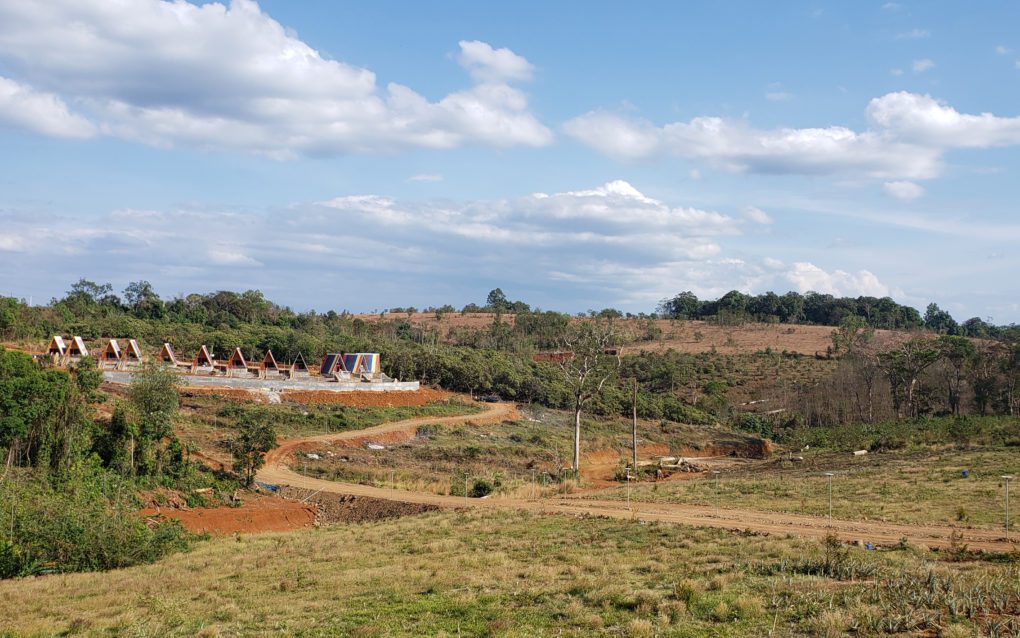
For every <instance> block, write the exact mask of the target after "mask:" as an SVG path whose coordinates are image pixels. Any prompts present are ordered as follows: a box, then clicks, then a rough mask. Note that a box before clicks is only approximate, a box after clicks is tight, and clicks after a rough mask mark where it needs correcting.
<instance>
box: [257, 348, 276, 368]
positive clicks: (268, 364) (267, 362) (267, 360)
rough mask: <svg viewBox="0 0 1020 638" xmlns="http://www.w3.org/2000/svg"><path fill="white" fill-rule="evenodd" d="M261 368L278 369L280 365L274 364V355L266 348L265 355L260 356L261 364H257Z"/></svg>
mask: <svg viewBox="0 0 1020 638" xmlns="http://www.w3.org/2000/svg"><path fill="white" fill-rule="evenodd" d="M259 367H260V368H262V369H263V370H273V371H277V372H278V371H279V370H280V366H278V365H276V357H274V356H273V351H272V350H266V356H265V357H263V358H262V365H260V366H259Z"/></svg>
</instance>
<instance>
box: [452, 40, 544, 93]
mask: <svg viewBox="0 0 1020 638" xmlns="http://www.w3.org/2000/svg"><path fill="white" fill-rule="evenodd" d="M459 44H460V54H459V55H458V56H457V61H458V62H460V65H461V66H462V67H464V68H465V69H466V70H467V72H468V73H470V74H471V77H473V78H475V79H476V80H478V81H479V82H497V83H498V82H505V81H527V80H530V79H531V77H532V74H533V73H534V71H535V67H534V66H532V64H531V63H530V62H528V61H527V60H526V59H524V58H523V57H521V56H519V55H517V54H516V53H514V52H513V51H511V50H510V49H506V48H503V49H493V48H492V47H491V46H490V45H489V44H488V43H485V42H480V41H478V40H470V41H468V40H461V41H460V43H459Z"/></svg>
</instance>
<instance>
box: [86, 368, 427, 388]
mask: <svg viewBox="0 0 1020 638" xmlns="http://www.w3.org/2000/svg"><path fill="white" fill-rule="evenodd" d="M131 375H132V373H131V372H120V371H113V370H104V371H103V379H105V380H106V381H110V382H111V383H131ZM181 382H182V383H183V384H184V385H186V386H195V387H200V388H237V389H241V390H267V391H270V392H282V391H284V390H318V391H326V392H414V391H415V390H417V389H419V388H420V387H421V384H420V383H419V382H417V381H400V382H397V381H393V382H389V383H336V382H331V381H326V380H325V379H322V378H315V377H310V378H306V379H290V380H287V379H255V378H250V379H243V378H238V377H214V376H200V375H190V374H189V375H184V374H182V375H181Z"/></svg>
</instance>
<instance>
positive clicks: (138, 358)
mask: <svg viewBox="0 0 1020 638" xmlns="http://www.w3.org/2000/svg"><path fill="white" fill-rule="evenodd" d="M121 360H122V361H123V362H124V363H129V364H134V365H137V364H141V362H142V349H141V348H139V347H138V341H137V340H136V339H128V340H127V343H125V344H124V354H122V355H121Z"/></svg>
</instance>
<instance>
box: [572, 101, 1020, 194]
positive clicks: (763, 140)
mask: <svg viewBox="0 0 1020 638" xmlns="http://www.w3.org/2000/svg"><path fill="white" fill-rule="evenodd" d="M866 113H867V117H868V121H869V123H870V124H871V126H870V128H869V129H868V130H865V131H862V132H858V131H854V130H851V129H849V128H846V127H843V126H829V127H827V128H800V129H798V128H780V129H771V130H762V129H756V128H754V127H753V126H751V125H750V124H749V123H748V122H747V120H746V119H739V120H736V119H727V118H721V117H704V116H703V117H696V118H693V119H691V120H690V121H687V122H673V123H669V124H665V125H663V126H656V125H654V124H652V123H651V122H648V121H646V120H642V119H639V118H635V117H629V116H624V115H620V114H616V113H610V112H607V111H591V112H589V113H586V114H584V115H581V116H579V117H576V118H574V119H572V120H570V121H568V122H567V123H566V124H565V125H564V131H565V132H566V133H567V134H568V135H570V136H571V137H573V138H575V139H577V140H578V141H580V142H581V143H583V144H585V145H587V146H590V147H591V148H594V149H595V150H597V151H599V152H601V153H603V154H605V155H608V156H610V157H615V158H617V159H621V160H635V159H642V158H648V157H654V156H659V155H676V156H679V157H683V158H687V159H693V160H702V161H705V162H708V163H709V164H711V165H713V166H717V167H720V168H723V169H725V170H729V171H733V172H751V173H764V174H801V175H826V174H846V175H863V176H866V177H872V178H878V179H885V180H890V181H904V180H918V179H931V178H934V177H937V176H938V175H939V174H941V172H942V166H943V162H942V156H943V155H944V153H945V151H946V150H948V149H952V148H986V147H993V146H1011V145H1017V144H1020V117H1000V116H996V115H994V114H991V113H982V114H980V115H970V114H964V113H960V112H958V111H956V110H955V109H953V108H952V107H950V106H948V105H946V104H945V103H943V102H940V101H938V100H936V99H934V98H932V97H931V96H929V95H919V94H916V93H907V92H898V93H888V94H886V95H883V96H881V97H878V98H874V99H872V100H871V102H870V103H869V104H868V107H867V111H866Z"/></svg>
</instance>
